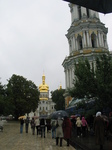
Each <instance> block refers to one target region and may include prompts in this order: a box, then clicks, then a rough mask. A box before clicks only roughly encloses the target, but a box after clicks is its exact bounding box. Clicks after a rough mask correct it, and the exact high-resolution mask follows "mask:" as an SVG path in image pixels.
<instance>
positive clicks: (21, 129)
mask: <svg viewBox="0 0 112 150" xmlns="http://www.w3.org/2000/svg"><path fill="white" fill-rule="evenodd" d="M20 133H23V125H22V124H21V125H20Z"/></svg>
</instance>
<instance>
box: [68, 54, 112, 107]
mask: <svg viewBox="0 0 112 150" xmlns="http://www.w3.org/2000/svg"><path fill="white" fill-rule="evenodd" d="M93 66H94V65H93V64H92V65H90V63H89V61H88V60H87V59H86V60H84V61H83V60H79V61H78V65H77V64H76V63H75V72H74V76H75V79H76V80H74V87H73V88H72V89H68V92H69V93H70V95H71V96H72V97H77V98H84V97H85V96H86V97H87V98H90V97H96V104H97V106H98V108H99V109H101V110H102V109H103V108H107V107H109V108H111V109H112V92H111V89H112V57H111V56H110V55H109V54H108V55H106V54H103V55H101V57H98V58H97V59H96V66H95V68H94V67H93Z"/></svg>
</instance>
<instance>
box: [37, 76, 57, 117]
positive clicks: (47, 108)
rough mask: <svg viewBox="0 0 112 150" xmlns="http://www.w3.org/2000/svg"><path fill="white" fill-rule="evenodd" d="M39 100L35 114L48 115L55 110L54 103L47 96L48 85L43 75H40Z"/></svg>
mask: <svg viewBox="0 0 112 150" xmlns="http://www.w3.org/2000/svg"><path fill="white" fill-rule="evenodd" d="M39 92H40V97H39V99H40V101H39V105H38V108H37V110H36V112H35V115H37V116H40V117H48V116H49V115H50V114H51V113H53V112H54V111H55V108H54V107H55V105H56V104H55V103H54V102H53V101H52V99H51V98H49V86H48V85H47V84H46V83H45V75H44V74H43V76H42V84H40V85H39Z"/></svg>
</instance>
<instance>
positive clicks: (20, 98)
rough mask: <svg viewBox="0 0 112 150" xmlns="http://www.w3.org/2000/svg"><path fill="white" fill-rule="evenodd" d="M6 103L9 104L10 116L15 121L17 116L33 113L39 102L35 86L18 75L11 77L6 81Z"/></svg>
mask: <svg viewBox="0 0 112 150" xmlns="http://www.w3.org/2000/svg"><path fill="white" fill-rule="evenodd" d="M6 94H7V102H8V103H10V108H11V109H10V110H11V112H10V113H11V114H12V115H14V116H15V118H16V119H17V118H18V116H21V115H24V114H25V113H30V112H31V111H35V109H36V108H37V106H38V101H39V91H38V88H37V86H36V85H35V84H34V83H33V82H32V81H28V80H27V79H26V78H24V77H22V76H19V75H15V74H14V75H12V77H11V78H10V79H9V80H8V84H7V88H6Z"/></svg>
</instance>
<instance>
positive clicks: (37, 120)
mask: <svg viewBox="0 0 112 150" xmlns="http://www.w3.org/2000/svg"><path fill="white" fill-rule="evenodd" d="M35 126H36V130H37V135H38V132H39V127H40V122H39V118H36V120H35Z"/></svg>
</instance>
